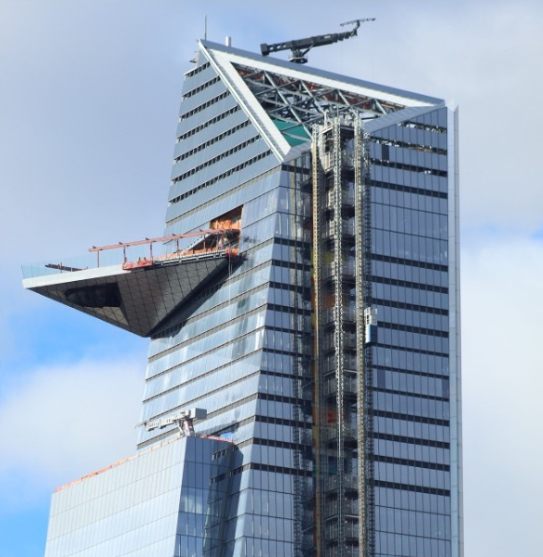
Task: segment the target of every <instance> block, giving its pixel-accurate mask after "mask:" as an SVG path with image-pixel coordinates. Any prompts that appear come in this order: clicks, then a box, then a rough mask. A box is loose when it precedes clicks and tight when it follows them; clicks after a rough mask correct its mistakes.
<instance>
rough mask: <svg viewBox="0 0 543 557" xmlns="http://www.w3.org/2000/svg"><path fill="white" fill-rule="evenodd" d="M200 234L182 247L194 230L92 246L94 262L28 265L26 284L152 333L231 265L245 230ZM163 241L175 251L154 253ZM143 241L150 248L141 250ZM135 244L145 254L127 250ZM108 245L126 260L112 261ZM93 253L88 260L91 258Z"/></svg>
mask: <svg viewBox="0 0 543 557" xmlns="http://www.w3.org/2000/svg"><path fill="white" fill-rule="evenodd" d="M198 234H199V239H198V240H197V242H196V243H195V244H194V245H193V246H192V247H190V248H189V249H186V250H183V251H181V250H180V249H179V242H178V240H179V239H180V238H186V237H187V236H191V235H180V236H172V237H167V238H156V239H152V240H142V241H141V242H131V243H127V244H122V243H121V244H118V245H115V246H106V247H104V248H91V250H89V251H92V252H95V255H94V256H93V261H94V262H95V264H94V266H93V267H92V268H91V267H90V266H89V265H84V266H83V265H81V263H78V262H75V263H72V262H71V261H70V262H61V263H46V264H42V265H40V266H28V267H23V271H24V272H25V275H26V276H27V278H25V279H24V280H23V286H24V287H25V288H27V289H29V290H33V291H34V292H37V293H38V294H42V295H43V296H46V297H48V298H51V299H52V300H55V301H57V302H60V303H62V304H65V305H67V306H70V307H72V308H74V309H77V310H79V311H82V312H84V313H87V314H88V315H92V316H94V317H97V318H98V319H101V320H102V321H106V322H107V323H111V324H112V325H116V326H117V327H121V328H122V329H125V330H127V331H130V332H131V333H134V334H136V335H139V336H142V337H148V336H151V335H152V334H153V333H156V332H158V331H160V325H161V323H162V322H164V321H165V320H166V319H167V318H168V317H169V316H170V315H171V313H172V312H173V311H174V310H176V309H178V308H179V307H181V305H182V304H183V303H184V302H185V301H187V298H189V297H190V296H191V294H193V293H194V292H195V291H196V290H197V289H199V288H200V287H201V286H202V285H203V284H205V283H206V282H207V281H210V280H212V279H213V277H215V276H216V275H217V274H218V273H220V272H221V270H226V269H227V267H228V265H229V261H231V259H232V258H235V257H237V249H236V247H235V246H236V245H237V239H238V237H239V230H220V231H217V230H210V231H204V232H199V233H198ZM194 235H195V234H192V236H194ZM158 241H166V242H167V243H168V244H167V245H169V246H170V247H169V250H166V251H170V253H166V254H165V255H159V256H154V255H153V249H152V246H153V243H155V242H158ZM206 242H207V245H206ZM142 247H143V248H146V250H147V253H143V252H142V251H141V248H142ZM134 248H140V250H139V252H140V254H141V255H139V256H138V257H137V258H136V257H135V256H134V254H133V257H127V252H128V253H129V252H130V250H134ZM105 250H119V252H120V254H121V256H122V260H121V263H117V264H109V261H111V259H112V258H111V257H109V258H106V257H105V255H106V254H104V253H102V252H104V251H105ZM155 251H156V248H155ZM101 253H102V257H101V258H100V254H101ZM107 255H109V254H107ZM142 255H143V257H142ZM88 257H89V256H87V259H86V261H85V263H89V260H88ZM100 259H102V263H101V264H100ZM104 259H109V261H107V262H105V261H104Z"/></svg>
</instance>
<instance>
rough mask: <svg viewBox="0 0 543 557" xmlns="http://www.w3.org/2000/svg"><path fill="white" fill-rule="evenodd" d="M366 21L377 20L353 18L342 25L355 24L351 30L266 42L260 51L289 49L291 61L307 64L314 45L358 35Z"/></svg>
mask: <svg viewBox="0 0 543 557" xmlns="http://www.w3.org/2000/svg"><path fill="white" fill-rule="evenodd" d="M366 21H375V18H374V17H371V18H365V19H353V20H352V21H346V22H345V23H342V24H341V26H342V27H343V26H344V25H354V27H353V29H351V30H350V31H345V32H343V33H329V34H328V35H317V36H315V37H309V38H307V39H299V40H296V41H287V42H285V43H275V44H266V43H263V44H261V45H260V51H261V52H262V56H268V54H270V53H272V52H278V51H280V50H289V49H290V51H291V52H292V56H291V57H290V61H291V62H294V63H295V64H306V63H307V57H306V54H307V53H308V52H309V51H310V50H311V49H312V48H313V47H314V46H325V45H327V44H333V43H337V42H339V41H343V40H344V39H350V38H351V37H356V35H358V28H359V27H360V25H361V24H362V23H365V22H366Z"/></svg>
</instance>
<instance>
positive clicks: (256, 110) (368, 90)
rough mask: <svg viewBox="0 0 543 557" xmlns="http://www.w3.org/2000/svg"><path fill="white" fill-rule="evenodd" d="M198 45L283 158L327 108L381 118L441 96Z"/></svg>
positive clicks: (425, 104) (429, 104)
mask: <svg viewBox="0 0 543 557" xmlns="http://www.w3.org/2000/svg"><path fill="white" fill-rule="evenodd" d="M200 49H201V52H202V54H203V55H204V57H205V58H206V59H207V60H208V61H209V63H210V64H211V65H212V67H213V68H214V70H215V71H216V72H217V74H218V75H219V76H220V77H221V80H222V81H223V83H224V84H225V85H226V86H227V88H228V89H229V91H230V93H231V94H232V95H233V96H234V97H235V98H236V100H237V102H238V103H239V105H240V106H241V107H242V108H243V110H244V111H245V113H246V114H247V115H248V116H249V118H250V119H251V121H252V122H253V124H254V125H255V126H256V127H257V128H258V129H259V131H260V133H261V135H262V137H264V138H265V139H266V141H267V142H268V143H269V146H270V148H271V149H272V151H273V152H274V153H275V155H276V156H277V158H278V159H279V160H284V157H285V156H286V155H287V153H288V152H289V151H290V150H291V148H292V147H295V146H297V145H299V144H301V143H303V142H304V141H307V140H309V139H310V137H311V130H312V125H313V124H316V123H322V121H323V120H324V118H325V117H326V114H327V113H330V114H331V115H333V116H342V117H343V118H345V119H353V118H363V119H379V118H380V117H382V116H385V115H389V114H391V113H394V112H396V111H401V110H404V109H406V108H419V107H421V108H422V107H432V106H435V105H437V104H441V103H442V102H443V101H442V100H441V99H437V98H434V97H429V96H426V95H420V94H418V93H412V92H409V91H404V90H402V89H397V88H394V87H387V86H384V85H378V84H375V83H371V82H368V81H363V80H359V79H354V78H351V77H346V76H342V75H339V74H336V73H333V72H327V71H323V70H319V69H315V68H311V67H308V66H305V65H304V66H302V65H300V64H295V63H292V62H286V61H284V60H278V59H275V58H270V57H267V56H266V57H265V56H261V55H258V54H254V53H251V52H246V51H243V50H239V49H236V48H232V47H228V46H223V45H220V44H217V43H212V42H209V41H200Z"/></svg>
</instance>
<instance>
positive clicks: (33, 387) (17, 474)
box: [0, 358, 145, 506]
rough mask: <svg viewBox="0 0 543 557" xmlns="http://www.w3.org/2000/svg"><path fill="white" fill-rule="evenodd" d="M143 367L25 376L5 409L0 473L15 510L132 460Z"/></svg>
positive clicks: (83, 367) (79, 367)
mask: <svg viewBox="0 0 543 557" xmlns="http://www.w3.org/2000/svg"><path fill="white" fill-rule="evenodd" d="M144 365H145V362H142V361H137V362H135V361H131V359H130V358H126V359H123V360H113V361H105V360H98V359H97V360H94V361H93V360H86V361H81V362H79V363H76V364H73V365H64V366H62V365H58V366H48V367H42V368H40V369H36V370H34V371H32V372H30V373H28V374H25V376H24V377H25V378H24V382H21V383H20V384H19V385H17V386H14V387H13V388H12V389H11V390H10V391H9V392H8V393H7V395H5V397H4V400H3V401H2V406H1V408H0V429H1V430H2V436H1V438H0V453H1V454H2V459H1V460H0V472H1V474H2V480H1V484H2V491H3V497H4V498H5V499H6V500H7V501H8V502H9V504H10V505H21V506H25V505H32V504H34V503H37V502H38V500H39V498H40V497H43V496H44V495H45V494H46V493H47V492H52V491H54V489H55V487H58V486H59V485H61V484H64V483H66V482H69V481H72V480H75V479H77V478H79V477H81V476H83V475H85V474H88V473H90V472H92V471H93V470H96V469H100V468H102V467H104V466H106V465H108V464H110V463H112V462H115V461H117V460H119V459H121V458H125V457H127V456H130V455H131V454H133V453H135V446H136V435H135V430H134V426H135V425H136V423H137V421H138V415H139V407H140V401H141V394H142V392H143V368H144Z"/></svg>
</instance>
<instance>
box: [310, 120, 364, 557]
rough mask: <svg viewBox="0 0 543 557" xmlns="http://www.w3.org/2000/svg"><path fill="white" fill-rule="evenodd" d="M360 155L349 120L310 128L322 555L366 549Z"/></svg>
mask: <svg viewBox="0 0 543 557" xmlns="http://www.w3.org/2000/svg"><path fill="white" fill-rule="evenodd" d="M363 153H364V149H363V141H362V134H361V129H360V124H359V123H358V122H357V121H355V122H354V123H353V122H350V121H349V122H348V121H345V120H343V119H341V118H339V117H336V118H332V119H327V121H326V122H325V123H324V125H323V126H319V127H317V128H316V129H315V131H314V133H313V190H312V193H313V235H314V236H313V237H314V245H313V279H314V307H315V331H314V333H315V339H314V344H315V354H316V357H315V364H314V367H315V369H314V374H315V387H316V400H317V411H316V415H315V418H316V424H317V428H316V429H317V436H316V452H317V455H316V464H317V477H318V478H319V482H318V486H317V511H318V519H317V534H318V544H317V547H318V555H320V556H322V557H336V556H337V557H349V556H350V555H364V556H366V555H368V554H369V553H366V549H367V548H368V545H367V540H368V531H369V526H370V524H369V523H368V519H367V516H368V510H367V507H368V505H367V490H366V485H367V458H366V455H367V451H366V446H367V439H368V438H369V436H368V435H367V427H368V425H367V400H368V394H367V389H366V384H367V381H366V377H365V376H366V371H365V370H366V366H365V348H364V347H365V329H364V323H365V322H364V310H365V294H366V293H365V288H366V286H365V285H366V283H367V281H364V274H365V272H367V270H365V263H364V262H365V258H364V254H365V253H366V250H365V247H364V246H365V238H366V236H367V233H366V230H367V228H366V227H367V222H366V215H367V213H368V211H366V210H365V207H366V203H368V200H367V199H366V200H365V199H364V195H363V175H364V171H363V162H364V161H363V159H364V156H363ZM354 462H357V465H353V463H354ZM368 551H369V550H368ZM371 551H373V550H371Z"/></svg>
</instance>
